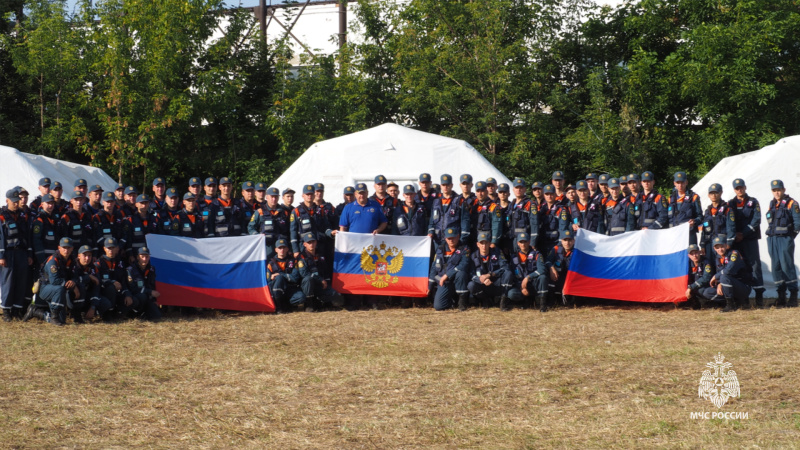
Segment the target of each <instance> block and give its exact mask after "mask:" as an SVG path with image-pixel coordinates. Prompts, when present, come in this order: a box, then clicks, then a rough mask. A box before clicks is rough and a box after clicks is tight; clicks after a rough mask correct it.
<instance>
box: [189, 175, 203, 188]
mask: <svg viewBox="0 0 800 450" xmlns="http://www.w3.org/2000/svg"><path fill="white" fill-rule="evenodd" d="M189 186H200V178H197V177H192V178H189Z"/></svg>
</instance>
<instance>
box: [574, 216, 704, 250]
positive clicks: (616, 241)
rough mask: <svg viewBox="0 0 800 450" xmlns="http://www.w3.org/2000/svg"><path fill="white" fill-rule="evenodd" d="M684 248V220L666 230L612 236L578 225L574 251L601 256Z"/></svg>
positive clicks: (686, 226)
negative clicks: (682, 222)
mask: <svg viewBox="0 0 800 450" xmlns="http://www.w3.org/2000/svg"><path fill="white" fill-rule="evenodd" d="M634 236H635V237H634ZM688 247H689V224H688V223H684V224H681V225H679V226H677V227H675V228H668V229H666V230H640V231H631V232H628V233H623V234H618V235H616V236H604V235H602V234H598V233H592V232H591V231H587V230H584V229H583V228H581V229H579V230H578V232H577V234H576V236H575V249H576V250H580V251H581V252H583V253H586V254H589V255H593V256H598V257H603V258H612V257H618V256H635V255H652V256H658V255H670V254H673V253H676V252H679V251H682V250H686V249H687V248H688Z"/></svg>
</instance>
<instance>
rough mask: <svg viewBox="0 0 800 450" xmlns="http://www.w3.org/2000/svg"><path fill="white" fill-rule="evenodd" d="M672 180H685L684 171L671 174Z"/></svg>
mask: <svg viewBox="0 0 800 450" xmlns="http://www.w3.org/2000/svg"><path fill="white" fill-rule="evenodd" d="M672 181H675V182H683V181H686V172H675V175H673V177H672Z"/></svg>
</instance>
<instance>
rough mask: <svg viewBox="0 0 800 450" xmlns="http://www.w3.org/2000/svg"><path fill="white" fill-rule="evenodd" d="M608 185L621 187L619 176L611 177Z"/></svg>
mask: <svg viewBox="0 0 800 450" xmlns="http://www.w3.org/2000/svg"><path fill="white" fill-rule="evenodd" d="M608 187H610V188H618V187H619V179H618V178H610V179H609V180H608Z"/></svg>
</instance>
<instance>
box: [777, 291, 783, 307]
mask: <svg viewBox="0 0 800 450" xmlns="http://www.w3.org/2000/svg"><path fill="white" fill-rule="evenodd" d="M775 307H776V308H786V291H778V301H777V302H775Z"/></svg>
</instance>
